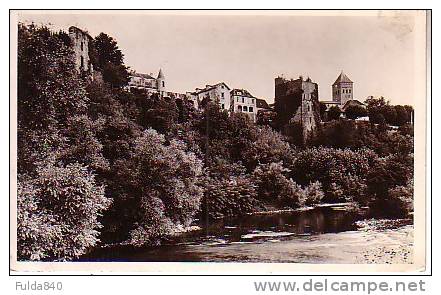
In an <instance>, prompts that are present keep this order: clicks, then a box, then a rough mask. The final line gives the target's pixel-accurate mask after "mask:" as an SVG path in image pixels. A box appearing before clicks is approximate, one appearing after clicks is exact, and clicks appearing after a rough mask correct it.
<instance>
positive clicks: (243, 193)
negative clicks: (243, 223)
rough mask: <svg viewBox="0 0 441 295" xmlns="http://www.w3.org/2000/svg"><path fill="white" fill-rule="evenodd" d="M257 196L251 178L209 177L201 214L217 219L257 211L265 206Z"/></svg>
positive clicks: (202, 216)
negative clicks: (220, 178)
mask: <svg viewBox="0 0 441 295" xmlns="http://www.w3.org/2000/svg"><path fill="white" fill-rule="evenodd" d="M256 197H257V192H256V187H255V185H254V184H253V182H252V181H251V180H250V178H247V177H244V176H238V177H234V176H233V177H230V178H229V179H222V180H219V179H217V180H215V179H208V180H207V182H206V184H205V194H204V199H203V202H202V206H201V214H200V216H201V218H206V217H207V216H208V218H209V219H215V218H222V217H225V216H236V215H243V214H246V213H248V212H254V211H257V210H258V209H262V208H263V206H262V205H261V203H260V202H259V201H257V200H256Z"/></svg>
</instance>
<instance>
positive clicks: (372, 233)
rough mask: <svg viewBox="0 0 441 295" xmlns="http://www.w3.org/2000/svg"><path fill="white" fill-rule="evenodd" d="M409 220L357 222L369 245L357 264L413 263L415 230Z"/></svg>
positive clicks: (357, 259) (358, 258) (358, 257)
mask: <svg viewBox="0 0 441 295" xmlns="http://www.w3.org/2000/svg"><path fill="white" fill-rule="evenodd" d="M411 222H412V221H411V220H409V219H404V220H403V219H399V220H374V219H371V220H363V221H359V222H357V225H358V226H360V229H359V230H358V231H359V232H361V233H362V234H363V235H364V236H365V238H366V242H367V244H368V245H369V247H368V248H367V249H365V250H364V251H363V252H362V253H360V255H358V256H357V258H356V261H357V263H374V264H407V263H412V262H413V245H414V229H413V226H412V225H411Z"/></svg>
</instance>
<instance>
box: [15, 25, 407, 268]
mask: <svg viewBox="0 0 441 295" xmlns="http://www.w3.org/2000/svg"><path fill="white" fill-rule="evenodd" d="M17 48H18V49H17V63H18V65H17V177H16V179H17V256H18V259H19V260H24V261H26V260H44V261H54V260H58V261H59V260H75V259H83V258H84V257H82V256H83V255H89V254H90V253H91V252H90V251H94V250H99V249H100V247H107V246H109V245H117V246H118V247H119V246H121V247H136V248H143V247H161V246H160V245H161V243H163V242H167V243H168V241H170V239H173V238H174V237H176V238H179V235H180V234H182V233H183V232H185V231H187V230H188V229H189V228H191V227H194V226H199V227H201V228H204V232H205V229H207V230H208V229H209V228H212V227H217V226H212V225H216V224H217V220H218V219H222V218H230V217H240V218H243V220H244V222H246V223H247V222H248V221H251V220H254V217H252V215H254V216H258V215H259V214H261V213H265V214H273V212H282V211H283V212H287V211H286V210H291V211H290V212H293V213H294V214H297V213H296V212H300V211H298V210H299V209H301V212H304V211H303V210H316V209H318V208H322V206H323V205H325V204H326V205H329V204H342V203H344V204H347V209H345V210H347V214H355V215H356V216H363V218H365V219H371V218H378V219H385V218H401V219H404V218H412V216H413V215H412V214H413V165H414V157H413V155H414V148H413V142H414V141H413V139H414V136H413V126H412V124H411V123H412V121H411V119H412V118H411V116H412V113H413V108H412V107H411V106H406V105H404V106H403V105H391V104H390V103H389V102H388V101H387V100H385V99H383V98H380V99H376V98H368V99H366V100H365V101H364V102H363V103H364V104H365V106H364V105H363V104H362V103H361V102H359V101H357V100H355V98H356V97H355V94H354V83H353V81H351V79H350V78H349V77H348V75H346V74H345V73H343V72H342V73H340V74H339V75H338V77H337V79H336V81H335V82H334V83H333V85H332V89H333V91H332V99H330V100H329V101H320V100H319V88H318V84H317V83H316V82H314V80H313V79H311V78H310V77H307V76H305V77H299V78H296V79H288V78H285V77H283V76H279V77H276V78H275V79H274V104H271V105H269V104H268V101H272V98H262V97H256V96H254V95H253V90H252V89H242V88H245V87H240V85H239V86H234V87H232V85H227V83H224V82H218V83H215V84H209V85H205V86H201V87H200V88H197V89H194V90H192V91H188V92H185V93H176V92H172V91H170V89H169V87H168V84H169V83H168V82H167V73H165V72H164V71H162V70H159V73H158V74H157V75H154V76H153V74H148V75H147V74H142V73H137V72H135V71H130V69H129V68H128V67H127V66H126V65H125V64H124V54H123V53H122V51H121V50H120V49H119V48H118V44H117V42H116V40H115V39H113V38H112V37H111V36H109V35H107V34H105V33H99V34H98V35H97V36H96V37H94V38H93V39H92V37H91V36H90V35H89V34H87V32H84V31H83V30H81V29H78V28H76V27H70V28H69V31H68V32H64V31H58V32H54V31H52V30H50V29H49V28H47V27H46V26H37V25H34V24H28V25H26V24H21V23H20V24H19V25H18V44H17ZM268 82H272V81H268ZM330 83H332V81H331V82H330ZM244 114H246V115H244ZM367 119H368V120H369V122H366V120H367ZM326 208H327V207H326ZM328 209H329V208H328ZM325 210H327V209H325ZM311 212H312V211H311ZM314 212H315V211H314ZM351 212H352V213H351ZM345 214H346V213H345ZM314 216H317V218H319V219H317V220H318V221H319V220H320V221H319V222H322V223H327V224H334V222H333V220H337V219H338V220H340V221H342V222H343V219H344V220H346V217H344V218H337V219H335V218H334V217H332V216H334V215H329V212H328V211H324V212H323V215H315V213H314ZM320 216H322V217H320ZM345 216H348V215H345ZM274 217H275V219H274V220H275V221H276V223H277V224H285V222H280V219H279V217H280V216H274ZM328 217H329V218H330V219H328V220H331V221H332V222H331V223H329V222H327V221H326V220H327V219H324V218H328ZM314 218H315V217H314ZM357 218H358V217H357ZM258 222H259V224H260V223H261V221H258ZM314 224H318V223H316V222H315V221H311V222H308V223H305V224H304V225H305V226H304V227H305V230H306V232H307V233H309V232H311V230H313V225H314ZM307 225H308V226H307ZM342 226H343V225H342ZM302 227H303V225H302ZM290 228H291V227H290ZM344 228H347V227H346V225H345V227H344ZM254 229H255V228H254V227H253V228H249V229H248V230H247V231H246V232H243V233H242V234H243V235H245V236H249V235H248V234H251V233H253V231H254ZM351 229H352V227H351ZM280 230H283V231H286V230H287V229H286V228H280ZM315 230H316V231H320V232H322V228H316V229H315ZM231 236H234V235H233V234H232V235H231ZM231 242H233V241H231ZM165 248H166V247H165ZM165 248H164V249H165ZM109 249H110V248H109ZM127 249H130V250H129V251H130V252H131V251H132V249H133V248H127ZM186 255H187V254H186ZM122 258H124V257H122ZM124 259H125V258H124ZM283 261H284V260H283Z"/></svg>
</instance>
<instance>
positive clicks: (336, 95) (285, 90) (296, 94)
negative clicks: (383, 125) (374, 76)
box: [69, 27, 369, 138]
mask: <svg viewBox="0 0 441 295" xmlns="http://www.w3.org/2000/svg"><path fill="white" fill-rule="evenodd" d="M69 35H70V38H71V40H72V44H73V48H74V52H75V63H76V66H77V69H78V70H79V71H82V72H85V73H89V74H90V75H91V76H95V78H98V79H99V73H97V72H95V71H94V70H93V66H92V64H91V62H90V56H89V52H88V50H87V48H88V42H89V41H90V40H91V37H90V35H89V34H88V33H87V32H85V31H83V30H81V29H79V28H76V27H70V28H69ZM274 85H275V96H274V103H273V104H268V102H267V101H266V99H264V98H259V97H255V96H254V95H253V94H252V93H251V91H249V90H247V89H242V88H232V87H230V86H229V85H227V84H226V83H225V82H222V81H220V82H218V83H216V84H207V85H205V86H203V87H200V88H196V89H195V90H193V91H187V92H186V93H177V92H173V91H170V90H169V89H168V86H167V79H166V75H165V74H164V72H163V71H162V70H161V69H160V70H159V72H158V75H157V76H156V78H155V76H154V75H153V74H152V73H150V74H146V73H139V72H137V71H135V70H131V71H130V72H129V81H128V84H127V86H125V88H126V89H127V90H129V91H134V90H135V89H136V90H137V91H143V92H145V93H147V94H148V95H150V96H151V95H157V96H159V97H161V98H173V99H178V100H181V101H183V102H185V103H186V104H187V105H190V106H192V107H194V108H195V109H196V110H201V109H203V108H204V105H205V104H206V103H207V102H208V101H211V102H216V103H217V104H218V105H219V107H220V109H221V110H227V111H228V112H229V113H233V112H240V113H244V114H246V115H248V116H249V118H250V120H251V121H252V122H257V121H259V120H272V118H274V117H275V115H276V113H277V114H278V116H279V117H280V120H281V124H287V123H298V124H299V125H300V126H301V128H302V130H303V136H304V137H305V138H306V137H307V136H308V134H311V133H313V132H314V130H315V129H316V127H317V126H318V125H319V124H320V122H321V121H322V120H324V119H326V117H327V112H328V111H329V110H330V109H331V108H332V107H336V108H338V109H339V110H340V112H341V116H342V117H344V116H345V111H346V109H347V108H348V107H350V106H359V107H362V108H364V109H365V108H366V106H365V104H363V103H362V102H360V101H359V100H356V99H354V82H353V81H351V79H350V78H349V77H348V76H347V75H346V74H345V73H344V72H343V71H342V72H341V73H340V75H338V77H337V79H336V80H335V82H334V83H333V84H332V86H331V87H332V100H330V101H321V100H319V91H318V84H317V83H315V82H313V81H312V80H311V78H309V77H307V78H304V77H303V76H299V77H298V78H297V79H286V78H284V77H283V76H279V77H276V78H275V79H274ZM321 108H322V111H321V110H320V109H321ZM360 120H369V118H368V117H364V118H360Z"/></svg>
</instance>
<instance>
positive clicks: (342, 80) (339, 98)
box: [332, 71, 354, 106]
mask: <svg viewBox="0 0 441 295" xmlns="http://www.w3.org/2000/svg"><path fill="white" fill-rule="evenodd" d="M353 98H354V82H352V81H351V79H349V78H348V76H346V74H345V73H343V71H341V73H340V76H338V77H337V80H335V82H334V84H332V101H335V102H338V103H340V105H341V106H344V104H345V103H346V102H347V101H349V100H352V99H353Z"/></svg>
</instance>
